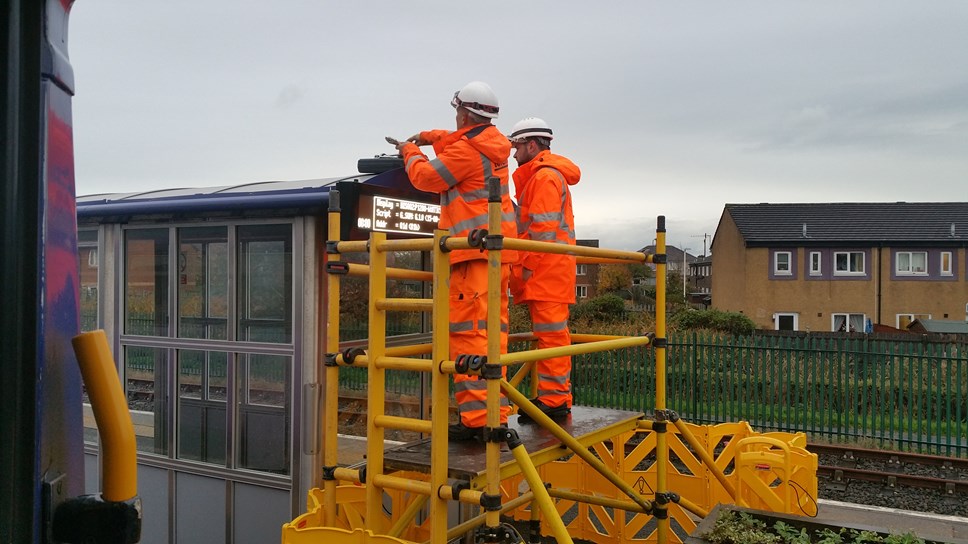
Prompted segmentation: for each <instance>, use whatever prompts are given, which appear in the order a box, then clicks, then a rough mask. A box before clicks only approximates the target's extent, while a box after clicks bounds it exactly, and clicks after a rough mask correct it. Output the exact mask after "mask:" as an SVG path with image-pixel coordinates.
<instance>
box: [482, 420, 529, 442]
mask: <svg viewBox="0 0 968 544" xmlns="http://www.w3.org/2000/svg"><path fill="white" fill-rule="evenodd" d="M511 433H514V437H515V438H517V436H518V433H517V432H515V431H513V430H511V429H508V428H507V426H505V425H499V426H497V427H486V426H485V427H484V435H483V436H484V441H485V442H497V443H498V444H500V443H502V442H507V443H508V447H511V442H510V441H511ZM518 443H519V444H520V443H521V441H520V440H518Z"/></svg>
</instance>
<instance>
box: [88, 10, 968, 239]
mask: <svg viewBox="0 0 968 544" xmlns="http://www.w3.org/2000/svg"><path fill="white" fill-rule="evenodd" d="M69 50H70V57H71V62H72V64H73V66H74V70H75V82H76V95H75V98H74V138H75V151H76V175H77V191H78V194H92V193H103V192H127V191H134V190H142V189H144V190H148V189H157V188H167V187H204V186H215V185H225V184H237V183H245V182H251V181H264V180H293V179H312V178H324V177H334V176H342V175H351V174H353V173H354V172H355V171H356V161H357V159H359V158H361V157H368V156H372V155H375V154H378V153H389V152H392V151H393V149H392V148H391V147H390V146H389V145H387V144H386V143H384V141H383V137H384V136H385V135H392V136H396V137H399V138H404V137H407V136H409V135H411V134H413V133H415V132H417V131H419V130H426V129H431V128H448V129H452V128H454V127H453V124H454V114H453V109H451V107H450V105H449V101H450V98H451V96H452V94H453V93H454V91H455V90H457V89H458V88H460V87H461V86H463V85H464V84H465V83H467V82H468V81H472V80H482V81H486V82H488V83H489V84H490V85H491V86H492V87H493V88H494V89H495V91H496V92H497V94H498V96H499V98H500V106H501V116H500V119H498V121H497V125H498V127H499V128H501V129H502V130H503V131H504V132H508V131H509V129H510V127H511V125H513V124H514V123H515V122H516V121H517V120H519V119H520V118H522V117H527V116H537V117H542V118H544V119H545V120H546V121H547V122H548V123H549V124H550V125H551V126H552V128H553V129H554V131H555V141H554V145H553V148H552V149H553V151H554V152H557V153H560V154H562V155H565V156H567V157H569V158H571V159H572V160H573V161H575V162H576V163H577V164H578V165H579V166H580V167H581V168H582V173H583V174H582V181H581V183H580V184H579V185H578V186H576V187H575V188H574V192H573V194H574V199H575V215H576V223H577V230H578V235H579V237H580V238H599V239H600V240H601V241H602V244H603V245H604V246H608V247H615V248H621V249H637V248H639V247H642V246H645V245H648V244H651V242H652V238H653V237H654V230H655V216H657V215H660V214H662V215H665V216H666V217H667V220H668V231H669V236H668V240H669V243H671V244H673V245H676V246H680V247H681V246H687V247H690V248H692V250H691V251H690V253H693V254H698V253H702V247H703V239H702V238H703V235H704V234H707V233H708V234H713V233H714V232H715V228H716V225H717V223H718V221H719V217H720V215H721V214H722V210H723V205H724V204H726V203H728V202H729V203H741V202H856V201H898V200H905V201H955V200H957V201H964V200H968V2H963V1H961V0H957V1H948V0H932V1H930V2H928V1H905V2H901V1H885V0H876V1H851V2H843V1H833V0H831V1H801V2H786V1H775V2H766V1H756V2H753V1H737V2H694V1H682V2H671V1H670V2H658V1H652V0H649V1H645V0H637V1H615V2H607V1H599V2H577V1H565V0H559V1H528V2H507V1H499V0H494V1H491V2H444V1H422V2H399V1H365V2H364V1H348V0H341V1H329V0H313V1H310V0H305V1H297V0H280V1H278V2H251V1H247V0H241V1H240V0H235V1H232V2H229V1H224V0H205V1H201V2H200V1H197V0H195V1H191V2H188V1H181V0H173V1H168V2H138V1H134V2H133V1H130V0H128V1H119V0H78V1H77V2H76V3H75V5H74V8H73V10H72V14H71V22H70V36H69ZM511 164H512V166H513V165H514V162H513V160H512V161H511Z"/></svg>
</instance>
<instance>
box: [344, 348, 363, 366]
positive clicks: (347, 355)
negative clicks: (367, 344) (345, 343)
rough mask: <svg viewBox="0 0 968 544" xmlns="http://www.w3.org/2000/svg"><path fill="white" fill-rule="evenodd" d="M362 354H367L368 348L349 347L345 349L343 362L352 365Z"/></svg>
mask: <svg viewBox="0 0 968 544" xmlns="http://www.w3.org/2000/svg"><path fill="white" fill-rule="evenodd" d="M360 355H366V350H364V349H363V348H349V349H347V350H345V351H343V364H344V365H352V364H353V360H354V359H356V358H357V357H359V356H360Z"/></svg>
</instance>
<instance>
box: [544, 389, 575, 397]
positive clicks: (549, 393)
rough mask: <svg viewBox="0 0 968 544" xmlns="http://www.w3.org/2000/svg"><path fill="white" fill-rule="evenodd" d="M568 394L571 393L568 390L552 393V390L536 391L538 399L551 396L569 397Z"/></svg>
mask: <svg viewBox="0 0 968 544" xmlns="http://www.w3.org/2000/svg"><path fill="white" fill-rule="evenodd" d="M570 394H571V391H570V390H567V389H565V390H562V391H553V390H549V389H541V390H539V391H538V397H550V396H552V395H554V396H557V395H570Z"/></svg>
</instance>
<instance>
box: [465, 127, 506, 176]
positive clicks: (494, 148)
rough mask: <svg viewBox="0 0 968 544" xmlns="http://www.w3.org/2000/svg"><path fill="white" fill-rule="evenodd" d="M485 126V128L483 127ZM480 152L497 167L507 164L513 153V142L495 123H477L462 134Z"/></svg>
mask: <svg viewBox="0 0 968 544" xmlns="http://www.w3.org/2000/svg"><path fill="white" fill-rule="evenodd" d="M481 127H483V128H481ZM461 137H462V138H463V139H465V140H466V141H467V143H469V144H470V145H471V147H473V148H474V149H475V150H476V151H477V152H478V153H482V154H483V155H484V156H485V157H487V158H488V159H490V161H491V162H493V163H494V165H495V167H498V166H507V163H508V157H509V156H510V155H511V142H509V141H508V138H507V136H505V135H503V134H501V131H500V130H498V128H497V127H495V126H494V125H476V126H473V127H471V128H470V129H468V130H467V132H464V133H463V134H461Z"/></svg>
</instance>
